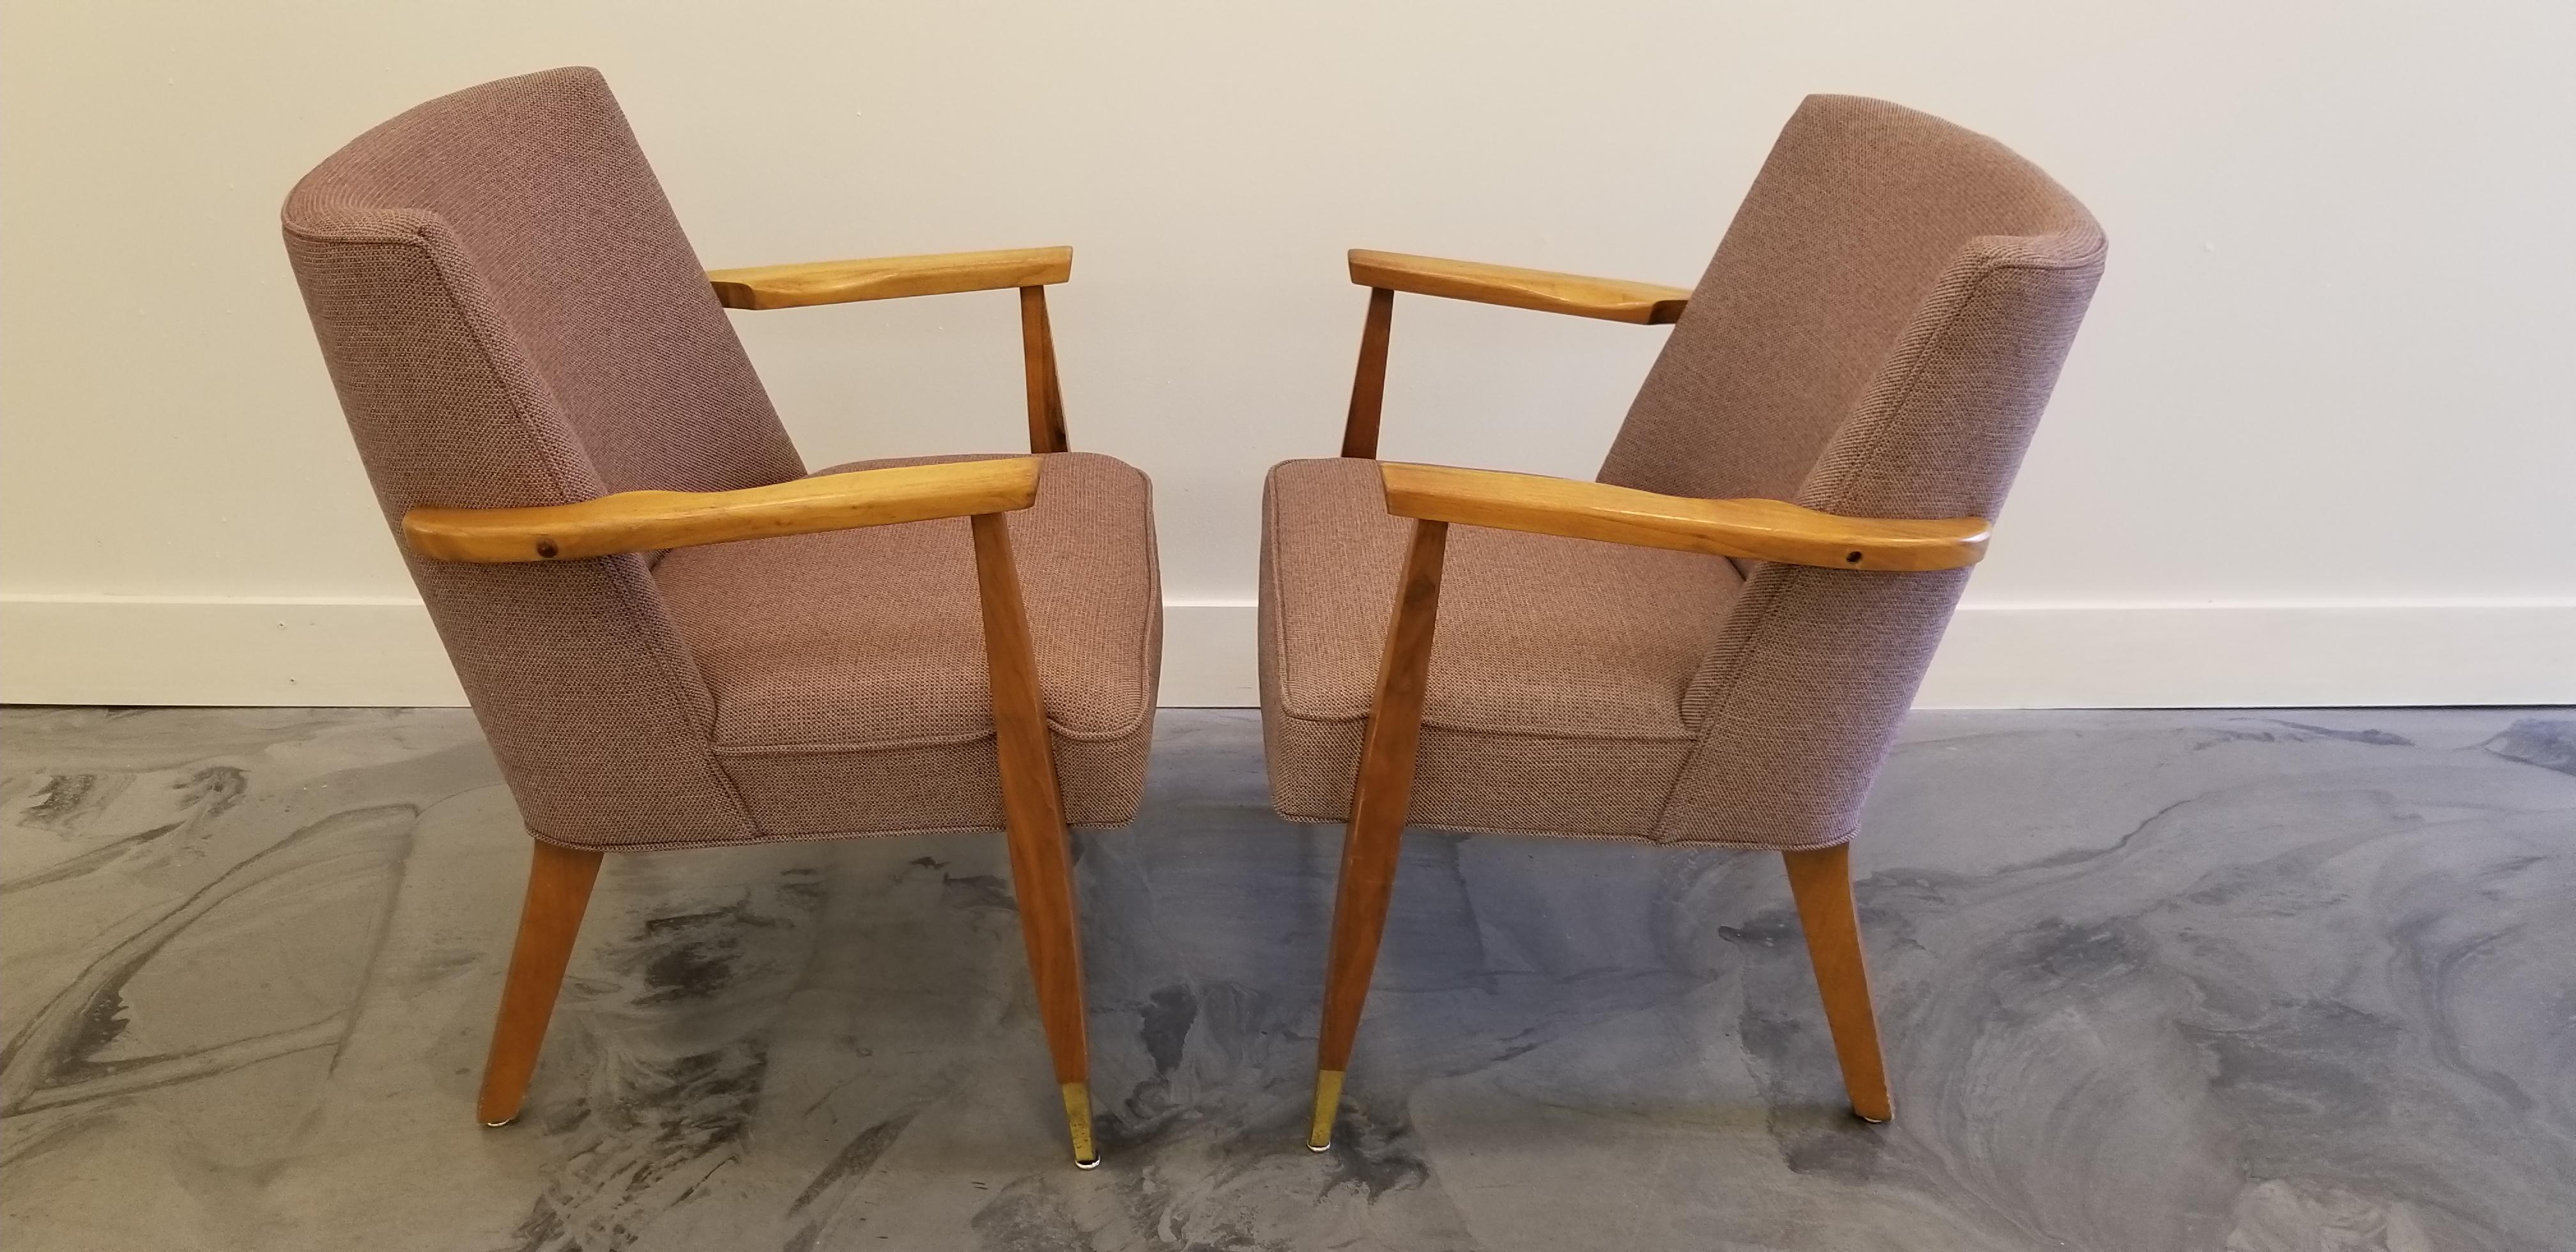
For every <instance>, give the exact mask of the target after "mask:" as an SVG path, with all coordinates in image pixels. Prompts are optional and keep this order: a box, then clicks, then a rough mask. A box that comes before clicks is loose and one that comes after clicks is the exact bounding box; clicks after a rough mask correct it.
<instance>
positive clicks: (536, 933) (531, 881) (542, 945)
mask: <svg viewBox="0 0 2576 1252" xmlns="http://www.w3.org/2000/svg"><path fill="white" fill-rule="evenodd" d="M599 860H600V853H599V851H598V850H597V849H595V848H566V847H562V846H560V845H557V844H551V843H544V842H539V843H538V844H537V845H536V855H535V859H534V860H532V861H531V862H530V863H529V865H528V898H527V902H526V903H525V904H524V905H522V906H521V907H520V910H519V940H518V943H517V944H516V945H514V946H513V947H512V948H511V949H510V973H509V976H508V978H507V979H506V981H505V982H504V983H503V984H502V988H501V1014H500V1020H498V1021H497V1022H495V1023H493V1026H492V1051H491V1055H490V1056H489V1057H488V1058H487V1059H486V1060H485V1061H484V1062H483V1094H482V1096H481V1097H480V1098H479V1099H477V1100H476V1101H475V1104H474V1115H475V1116H476V1117H478V1118H480V1119H482V1122H483V1124H484V1125H486V1126H507V1125H509V1124H510V1123H511V1122H512V1121H514V1120H516V1119H517V1118H518V1116H519V1105H520V1103H521V1102H522V1101H524V1100H525V1099H526V1098H527V1095H528V1079H529V1078H530V1077H531V1076H532V1075H534V1074H535V1073H536V1071H537V1053H538V1051H539V1050H540V1049H542V1048H543V1047H544V1046H545V1041H546V1023H547V1022H548V1021H549V1020H551V1019H552V1018H553V1017H554V1012H555V993H556V992H558V991H560V990H561V989H562V988H563V976H564V966H566V965H567V964H569V963H571V961H572V941H573V939H574V937H575V936H577V935H579V934H580V933H581V915H582V914H583V913H584V912H585V911H587V910H588V909H589V907H590V889H591V887H592V885H594V884H595V883H597V882H598V881H599Z"/></svg>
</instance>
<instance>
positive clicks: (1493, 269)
mask: <svg viewBox="0 0 2576 1252" xmlns="http://www.w3.org/2000/svg"><path fill="white" fill-rule="evenodd" d="M1350 268H1351V281H1352V282H1354V283H1357V284H1359V285H1360V286H1363V287H1366V288H1368V289H1369V305H1368V320H1367V322H1366V323H1364V324H1363V325H1362V327H1361V330H1360V361H1359V371H1358V374H1357V376H1356V377H1354V378H1353V379H1352V382H1351V407H1350V413H1349V415H1348V416H1347V417H1345V418H1344V419H1343V422H1342V455H1343V456H1348V457H1373V456H1376V455H1377V433H1378V424H1379V417H1380V415H1381V410H1383V409H1384V408H1385V406H1386V351H1387V336H1388V332H1389V330H1390V329H1391V328H1392V325H1393V322H1394V319H1395V293H1397V292H1399V291H1405V292H1411V293H1413V294H1415V295H1424V296H1440V297H1442V298H1444V299H1450V300H1471V301H1474V302H1476V303H1478V304H1497V305H1502V306H1504V307H1507V308H1515V309H1530V310H1534V311H1537V312H1541V313H1563V314H1566V315H1568V316H1572V317H1590V318H1598V319H1600V320H1602V321H1609V322H1626V323H1629V324H1630V325H1635V326H1665V325H1670V324H1671V323H1673V322H1677V321H1680V320H1681V316H1682V310H1683V309H1684V308H1686V307H1688V306H1689V304H1690V294H1691V293H1690V290H1689V289H1688V288H1686V287H1667V286H1665V285H1663V284H1661V283H1640V282H1630V281H1627V280H1625V279H1618V278H1589V277H1586V276H1584V275H1581V274H1561V273H1557V272H1556V271H1554V270H1526V269H1519V268H1516V267H1514V266H1509V265H1486V264H1483V263H1481V262H1477V261H1451V260H1444V259H1442V258H1440V257H1428V256H1411V255H1408V254H1405V253H1401V252H1372V251H1369V250H1368V249H1366V248H1353V249H1351V252H1350Z"/></svg>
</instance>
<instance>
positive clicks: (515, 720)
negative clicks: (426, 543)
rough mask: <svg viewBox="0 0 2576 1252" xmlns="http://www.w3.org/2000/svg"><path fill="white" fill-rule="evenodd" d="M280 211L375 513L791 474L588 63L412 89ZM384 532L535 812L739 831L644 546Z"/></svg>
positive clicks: (551, 817)
mask: <svg viewBox="0 0 2576 1252" xmlns="http://www.w3.org/2000/svg"><path fill="white" fill-rule="evenodd" d="M283 218H284V227H285V233H286V246H287V252H288V255H289V257H290V258H291V259H292V261H293V263H294V266H295V273H296V278H297V281H298V283H299V284H300V285H301V286H302V288H303V291H304V298H305V305H306V308H307V309H308V310H309V311H310V312H311V314H312V318H313V329H314V334H315V336H316V337H317V338H318V339H319V340H320V341H321V345H322V355H323V358H324V360H325V361H326V362H327V363H328V364H329V366H330V370H331V378H332V381H333V383H334V384H335V385H336V386H337V387H338V389H339V393H340V402H341V407H342V409H343V410H344V412H345V413H346V415H347V417H348V420H349V429H350V432H351V433H352V434H353V435H354V436H355V437H356V439H357V444H358V451H359V454H360V456H361V458H362V459H363V460H364V461H365V462H366V467H367V474H368V477H369V478H370V479H371V480H372V481H373V482H374V484H375V488H376V495H377V499H378V500H379V502H380V503H381V504H382V505H383V507H384V511H385V516H386V518H387V519H388V521H393V522H398V521H399V519H400V518H401V516H402V514H403V513H404V512H405V511H407V510H409V509H411V508H413V507H414V506H418V505H429V504H435V505H448V506H456V507H467V508H486V507H503V506H512V505H545V504H561V503H569V502H573V501H578V500H585V499H590V498H592V497H595V496H599V495H602V494H605V493H608V492H614V491H626V490H635V489H642V488H661V489H667V490H700V491H704V490H723V489H727V488H734V487H748V486H757V485H760V484H764V483H773V482H780V481H783V480H786V479H790V478H794V477H797V476H799V475H801V474H802V473H803V472H804V467H803V465H802V464H801V463H800V462H799V460H798V459H797V456H796V453H795V450H794V448H793V446H792V445H791V444H790V443H789V442H788V439H787V435H786V432H785V431H784V430H783V429H782V428H781V427H780V426H779V424H778V418H777V415H776V414H775V413H774V412H773V411H772V410H771V408H770V406H769V400H768V398H767V396H766V395H765V394H764V393H763V392H762V390H761V387H760V382H759V379H758V378H757V377H756V376H755V375H754V374H753V372H752V369H751V365H750V362H749V361H748V360H747V359H746V358H745V357H744V355H743V352H742V347H741V344H740V343H739V342H738V341H737V340H736V339H735V337H734V334H733V329H732V327H731V326H730V325H729V324H728V323H727V322H726V320H725V316H724V313H723V310H722V309H721V308H720V307H719V306H718V305H717V303H716V300H715V297H714V294H713V293H712V291H711V290H710V289H709V288H708V286H707V283H706V279H705V275H704V272H703V271H702V270H701V268H700V267H699V264H698V261H697V258H696V256H695V255H694V253H693V252H692V251H691V250H690V248H689V243H688V240H687V239H686V238H685V237H684V236H683V235H682V234H681V233H680V227H679V223H678V221H677V220H675V219H674V218H673V217H672V214H671V209H670V205H669V204H668V202H667V201H665V200H664V198H663V195H662V190H661V187H660V185H659V184H658V183H656V182H655V181H654V178H653V173H652V170H651V168H650V167H649V166H647V165H646V163H645V161H644V155H643V153H642V151H641V150H640V149H639V148H637V146H636V143H635V138H634V135H633V134H632V132H630V131H629V130H628V129H627V125H626V120H625V117H624V116H623V115H622V114H621V113H620V112H619V111H618V108H617V103H616V101H615V99H614V98H612V97H611V96H610V95H609V93H608V87H607V84H606V83H604V82H603V81H601V79H600V77H599V75H598V73H597V72H596V71H593V70H588V69H564V70H552V71H548V72H546V73H541V74H531V75H527V76H525V77H522V78H512V79H505V80H502V81H500V82H495V83H487V84H485V85H483V86H480V87H475V88H471V89H468V90H466V91H461V92H458V93H456V94H454V95H451V96H445V97H442V98H440V99H437V100H433V101H430V102H429V103H427V104H424V105H421V106H420V107H418V108H416V109H413V110H411V111H410V112H407V113H405V114H403V115H402V116H400V117H397V118H395V119H393V120H392V121H389V122H387V123H385V124H384V125H382V126H379V127H377V128H375V129H374V130H371V131H369V132H367V133H366V134H364V135H361V136H359V137H358V138H357V139H356V140H354V141H352V142H351V143H350V144H349V145H348V146H347V147H346V148H343V149H341V150H340V151H339V152H338V153H336V154H334V155H333V156H332V157H331V158H330V159H329V160H327V161H325V162H323V163H322V165H321V166H320V167H318V168H316V169H315V170H314V171H313V172H312V173H311V174H309V175H307V176H306V177H305V178H304V180H303V181H302V182H300V183H298V184H297V185H296V187H295V190H294V191H293V192H292V193H290V194H289V195H288V197H287V201H286V207H285V211H284V214H283ZM405 556H406V560H407V561H408V562H409V564H410V566H411V572H412V577H413V580H414V581H415V582H417V583H418V584H419V586H420V590H421V595H422V597H423V598H424V599H425V600H426V601H427V602H428V604H429V610H430V615H431V617H432V619H433V620H435V621H436V623H437V625H438V630H439V636H440V638H441V640H442V641H444V642H445V644H446V646H447V650H448V654H449V656H450V657H451V658H452V659H453V660H454V661H455V663H456V669H457V674H458V676H459V678H461V679H462V680H463V682H464V685H465V690H466V692H467V694H468V695H469V696H470V697H471V698H472V700H473V702H474V708H475V712H476V715H477V716H478V717H479V718H480V719H481V721H482V724H483V727H484V730H485V732H486V734H487V735H488V736H489V737H490V739H491V742H492V745H493V749H494V751H495V752H496V753H497V754H498V755H499V757H500V759H501V764H502V768H503V771H504V773H505V774H506V776H507V777H508V778H509V781H510V784H511V789H512V791H513V793H514V794H515V795H516V796H517V798H518V801H519V806H520V809H521V811H522V813H523V814H524V815H525V816H526V818H527V820H528V824H529V826H530V827H531V828H532V829H534V830H536V831H537V832H539V833H541V834H544V835H548V836H553V837H558V838H563V839H566V840H570V841H575V842H595V841H598V840H599V839H601V838H615V839H618V840H620V841H647V840H650V839H652V838H655V837H663V838H670V839H684V838H713V837H720V836H725V835H730V834H733V833H736V832H737V831H741V830H747V829H748V824H747V823H746V822H744V821H742V819H741V816H740V806H739V803H738V802H736V801H735V800H734V799H733V798H732V794H731V792H730V790H729V789H728V788H727V787H726V786H725V785H724V782H723V779H722V776H721V775H720V774H719V773H718V772H717V770H716V768H715V766H714V763H713V760H712V758H711V757H710V756H709V754H708V751H707V735H708V731H709V728H710V726H711V725H712V722H713V718H714V714H713V707H712V704H711V702H710V701H709V699H708V696H707V693H706V689H705V687H704V685H703V684H702V683H701V682H700V681H699V678H698V675H697V671H696V667H695V665H694V663H693V662H692V661H691V660H690V658H689V656H688V653H687V650H686V649H685V648H684V647H683V646H682V644H681V642H680V640H679V637H678V635H677V634H676V632H675V631H674V630H673V628H672V624H671V622H670V619H669V617H668V615H667V614H666V613H665V611H664V609H663V606H662V603H661V599H660V596H659V593H658V592H657V591H656V590H655V589H654V586H653V580H652V576H651V573H650V571H649V570H648V569H647V568H646V562H645V559H644V558H643V557H640V556H619V557H611V558H607V559H603V560H592V561H577V562H565V563H563V564H560V565H552V564H549V565H451V564H444V563H440V562H433V561H426V560H423V559H421V558H419V557H417V556H413V555H411V554H410V553H409V552H408V551H406V554H405Z"/></svg>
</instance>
